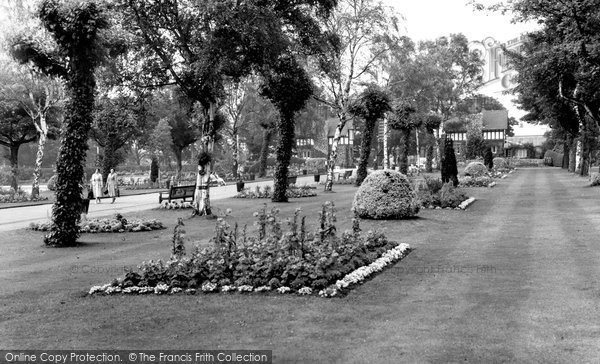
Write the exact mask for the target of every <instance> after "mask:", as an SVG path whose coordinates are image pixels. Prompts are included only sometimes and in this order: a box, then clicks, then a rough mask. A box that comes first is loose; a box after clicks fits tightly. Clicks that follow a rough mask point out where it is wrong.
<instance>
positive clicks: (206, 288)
mask: <svg viewBox="0 0 600 364" xmlns="http://www.w3.org/2000/svg"><path fill="white" fill-rule="evenodd" d="M216 289H217V285H216V284H214V283H212V282H204V283H203V284H202V292H214V291H215V290H216Z"/></svg>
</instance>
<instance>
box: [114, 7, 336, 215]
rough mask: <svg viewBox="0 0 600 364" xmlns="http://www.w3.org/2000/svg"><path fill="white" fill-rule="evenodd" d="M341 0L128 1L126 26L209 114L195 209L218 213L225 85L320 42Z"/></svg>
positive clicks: (153, 59) (167, 75)
mask: <svg viewBox="0 0 600 364" xmlns="http://www.w3.org/2000/svg"><path fill="white" fill-rule="evenodd" d="M335 4H336V1H335V0H301V1H294V2H284V1H276V2H265V1H262V0H251V1H244V2H239V1H237V2H233V1H226V2H225V1H217V0H210V1H201V2H196V1H174V0H169V1H156V0H154V1H144V2H140V1H137V0H122V1H121V5H122V10H123V11H124V13H125V14H126V16H125V19H124V20H125V21H124V26H125V27H126V28H129V29H130V30H131V33H132V34H139V35H140V36H141V38H142V39H143V42H144V44H145V47H146V50H147V57H146V59H147V62H148V63H153V64H154V65H155V66H156V67H153V69H154V71H155V73H157V74H160V75H161V76H162V78H163V79H164V78H167V79H169V80H170V81H172V82H173V83H175V84H177V86H178V87H179V88H180V89H181V90H182V92H183V93H184V94H186V96H187V97H188V98H190V99H191V100H193V101H194V102H196V103H198V105H199V111H200V112H201V113H202V114H203V117H202V118H198V120H199V121H201V123H202V124H201V125H200V127H199V129H200V133H201V138H200V141H201V145H202V151H201V156H202V158H199V161H201V162H204V163H205V164H203V165H199V166H198V171H199V173H198V177H197V186H198V192H197V194H196V196H195V198H194V206H195V213H197V214H206V215H209V214H211V210H210V198H209V188H208V182H209V178H210V177H209V176H210V172H211V168H212V166H211V163H212V161H213V158H212V153H213V149H214V144H215V136H216V135H217V132H218V130H217V127H218V126H219V125H218V124H219V123H220V121H217V118H218V116H217V115H219V113H218V111H219V109H220V107H221V105H222V102H223V96H224V92H225V91H224V85H225V84H226V83H227V82H229V81H231V80H233V81H238V80H240V79H242V78H243V77H244V76H247V75H249V74H250V73H252V71H257V70H262V69H263V67H264V66H267V65H275V64H277V61H278V59H279V58H280V57H281V56H282V55H284V54H288V53H289V51H290V49H291V47H292V46H293V45H294V46H296V47H297V48H299V49H302V50H307V51H308V50H312V49H314V48H315V47H317V46H319V45H320V39H321V38H320V36H321V32H320V28H319V24H318V23H317V20H316V19H317V17H326V16H327V15H328V14H329V12H330V11H331V9H332V8H333V7H334V6H335ZM200 172H202V174H201V173H200ZM280 178H281V176H280Z"/></svg>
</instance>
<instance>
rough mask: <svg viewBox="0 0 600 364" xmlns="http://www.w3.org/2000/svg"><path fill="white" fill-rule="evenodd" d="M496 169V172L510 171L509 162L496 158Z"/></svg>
mask: <svg viewBox="0 0 600 364" xmlns="http://www.w3.org/2000/svg"><path fill="white" fill-rule="evenodd" d="M494 169H496V170H505V169H508V162H507V161H506V159H504V158H501V157H496V158H494Z"/></svg>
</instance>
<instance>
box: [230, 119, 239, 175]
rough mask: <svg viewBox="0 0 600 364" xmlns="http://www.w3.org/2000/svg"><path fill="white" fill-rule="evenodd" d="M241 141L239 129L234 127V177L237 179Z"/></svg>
mask: <svg viewBox="0 0 600 364" xmlns="http://www.w3.org/2000/svg"><path fill="white" fill-rule="evenodd" d="M239 143H240V137H239V135H238V132H237V129H233V146H232V147H233V151H232V153H233V178H234V179H236V180H237V177H238V166H239V161H238V158H239Z"/></svg>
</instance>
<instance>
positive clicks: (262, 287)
mask: <svg viewBox="0 0 600 364" xmlns="http://www.w3.org/2000/svg"><path fill="white" fill-rule="evenodd" d="M270 290H271V287H269V286H260V287H256V288H254V292H263V291H270Z"/></svg>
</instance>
